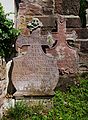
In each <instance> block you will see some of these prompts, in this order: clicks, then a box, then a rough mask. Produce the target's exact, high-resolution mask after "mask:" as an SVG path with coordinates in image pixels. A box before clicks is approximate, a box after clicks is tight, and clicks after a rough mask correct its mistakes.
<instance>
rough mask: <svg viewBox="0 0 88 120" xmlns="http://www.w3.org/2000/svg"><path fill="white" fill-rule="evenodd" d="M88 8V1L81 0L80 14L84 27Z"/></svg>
mask: <svg viewBox="0 0 88 120" xmlns="http://www.w3.org/2000/svg"><path fill="white" fill-rule="evenodd" d="M87 8H88V2H87V1H86V0H80V10H79V16H80V19H81V24H82V27H83V28H85V27H86V9H87Z"/></svg>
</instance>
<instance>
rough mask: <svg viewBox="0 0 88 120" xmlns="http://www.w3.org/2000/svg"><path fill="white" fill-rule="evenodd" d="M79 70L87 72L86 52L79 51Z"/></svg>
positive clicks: (87, 58) (87, 60)
mask: <svg viewBox="0 0 88 120" xmlns="http://www.w3.org/2000/svg"><path fill="white" fill-rule="evenodd" d="M79 70H80V72H88V53H82V52H80V53H79Z"/></svg>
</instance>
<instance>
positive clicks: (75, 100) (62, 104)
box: [2, 74, 88, 120]
mask: <svg viewBox="0 0 88 120" xmlns="http://www.w3.org/2000/svg"><path fill="white" fill-rule="evenodd" d="M53 103H54V105H53V107H52V108H51V109H50V110H49V111H48V110H46V109H45V108H44V106H43V105H39V106H34V107H28V106H27V104H26V103H23V102H17V103H16V105H15V107H14V108H13V107H11V108H10V109H8V110H7V112H6V114H5V115H4V116H3V118H2V120H88V75H87V74H85V75H81V77H80V84H79V86H76V85H73V86H70V87H69V89H68V90H67V91H66V92H62V91H61V90H57V91H56V93H55V96H54V98H53Z"/></svg>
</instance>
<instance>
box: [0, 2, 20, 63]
mask: <svg viewBox="0 0 88 120" xmlns="http://www.w3.org/2000/svg"><path fill="white" fill-rule="evenodd" d="M18 35H19V31H18V30H16V29H15V28H13V22H12V21H11V20H8V19H7V18H6V15H5V14H4V11H3V7H2V5H1V3H0V56H1V57H4V58H5V59H6V61H7V60H8V59H10V57H11V56H12V54H13V53H14V52H15V47H14V46H13V45H14V44H15V40H16V38H17V36H18Z"/></svg>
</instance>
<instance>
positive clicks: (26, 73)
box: [12, 30, 59, 96]
mask: <svg viewBox="0 0 88 120" xmlns="http://www.w3.org/2000/svg"><path fill="white" fill-rule="evenodd" d="M42 38H43V37H42V36H41V35H40V30H35V31H34V32H33V33H32V34H31V36H30V37H28V38H27V39H26V38H25V40H22V42H20V45H24V43H23V41H24V42H26V43H25V44H26V45H28V46H29V45H30V46H29V47H28V52H27V53H26V54H25V55H23V56H21V57H17V58H14V59H13V70H12V82H13V84H14V86H15V88H16V90H17V92H16V93H15V94H14V95H17V94H19V95H25V96H30V95H32V96H35V95H40V96H42V95H52V94H53V90H54V89H55V87H56V84H57V82H58V78H59V75H58V69H57V65H56V61H55V60H54V59H53V58H50V57H48V56H46V55H45V54H44V52H43V50H42V48H41V45H42V42H41V41H42ZM18 41H21V39H20V40H18ZM18 43H19V42H18Z"/></svg>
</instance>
